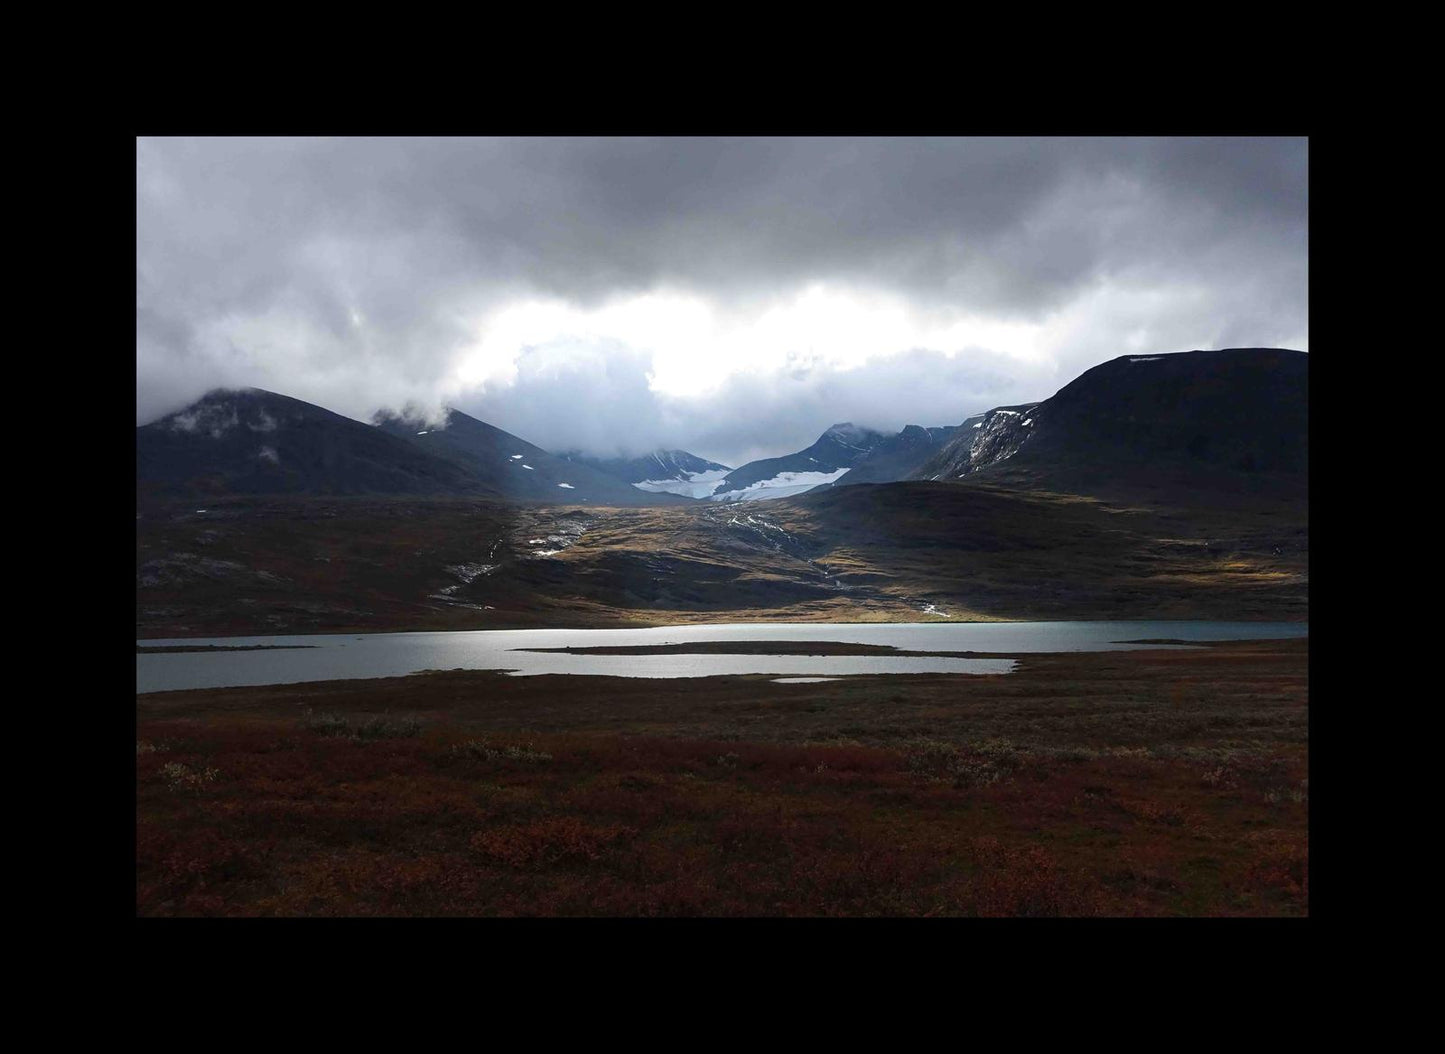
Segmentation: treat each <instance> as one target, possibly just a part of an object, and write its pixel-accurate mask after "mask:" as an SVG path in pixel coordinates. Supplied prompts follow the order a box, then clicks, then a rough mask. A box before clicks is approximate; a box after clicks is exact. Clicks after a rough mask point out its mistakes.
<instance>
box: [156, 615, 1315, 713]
mask: <svg viewBox="0 0 1445 1054" xmlns="http://www.w3.org/2000/svg"><path fill="white" fill-rule="evenodd" d="M1308 635H1309V625H1308V623H1303V622H1170V621H1132V622H1130V621H1120V622H988V623H897V622H891V623H852V624H841V623H797V622H787V623H777V622H774V623H765V622H755V623H734V624H724V625H709V626H667V627H659V628H654V629H522V630H475V631H471V632H460V633H457V632H450V633H436V632H432V633H368V634H309V635H302V636H280V637H210V638H200V639H198V638H194V637H188V638H184V639H167V640H154V639H153V640H138V641H136V644H137V645H139V646H142V647H160V646H166V645H171V646H206V645H211V646H221V647H255V646H257V645H268V646H282V647H285V646H290V647H291V648H293V649H294V650H277V651H270V650H263V651H223V652H209V653H200V652H190V653H186V652H181V653H170V654H156V655H148V654H137V655H136V693H137V694H138V695H139V694H145V693H149V692H166V691H176V690H180V689H189V688H227V687H238V686H241V685H263V684H293V683H298V682H301V681H331V680H355V679H360V678H370V677H399V676H404V675H406V674H412V673H418V672H420V671H423V670H453V669H467V670H502V671H506V672H508V673H511V674H513V675H515V676H535V675H538V674H550V673H567V674H581V675H603V676H610V677H666V678H671V677H713V676H718V675H723V674H768V675H772V676H776V677H786V678H802V677H848V676H856V675H861V674H909V673H913V674H917V673H956V674H972V675H978V674H1001V673H1008V672H1010V671H1011V670H1012V669H1013V668H1014V666H1015V663H1014V661H1013V660H1012V659H1007V658H1004V659H957V658H943V657H924V656H902V655H900V656H888V655H829V656H822V655H807V654H799V655H569V654H559V653H550V654H549V653H540V652H530V651H522V650H519V649H524V648H563V647H574V648H577V647H582V648H586V647H602V646H619V645H649V644H650V645H659V644H682V643H694V642H698V641H796V642H798V644H799V646H800V648H799V650H800V651H806V645H807V644H808V643H809V642H814V641H838V642H842V643H848V644H880V645H887V646H891V647H896V648H900V649H904V650H910V651H975V652H993V653H1003V654H1006V655H1012V654H1025V653H1039V652H1068V651H1119V650H1126V649H1131V648H1171V647H1184V646H1187V645H1176V644H1127V643H1120V642H1124V641H1137V640H1141V639H1161V638H1163V639H1170V640H1180V641H1211V640H1275V639H1283V638H1293V637H1306V636H1308ZM297 645H303V646H304V647H296V646H297Z"/></svg>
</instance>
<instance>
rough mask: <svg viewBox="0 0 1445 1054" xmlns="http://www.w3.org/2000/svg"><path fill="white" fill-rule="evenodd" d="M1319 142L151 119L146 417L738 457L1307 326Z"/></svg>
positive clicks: (140, 404)
mask: <svg viewBox="0 0 1445 1054" xmlns="http://www.w3.org/2000/svg"><path fill="white" fill-rule="evenodd" d="M1307 176H1308V157H1307V144H1306V142H1305V141H1304V140H1302V139H1206V140H1201V139H1123V140H1120V139H993V138H990V139H814V138H800V139H776V138H770V139H143V140H140V141H138V142H137V146H136V422H137V424H143V423H146V422H148V421H151V420H154V419H155V418H156V417H159V416H161V415H162V414H165V413H168V412H170V411H172V410H175V409H179V408H180V407H181V406H183V405H185V404H186V403H188V402H190V401H192V400H194V399H195V398H196V397H198V396H199V395H201V394H203V393H204V392H205V391H207V390H209V389H211V388H214V387H222V386H224V387H245V386H255V387H259V388H267V389H270V390H272V391H276V392H281V393H283V394H286V395H292V396H295V397H297V398H300V399H305V400H307V401H308V402H314V403H318V404H320V405H322V406H325V407H327V408H328V409H331V410H335V411H336V412H338V413H342V414H345V415H347V416H349V417H354V418H356V419H358V420H369V419H370V417H371V415H372V413H373V412H374V411H375V410H377V409H379V408H382V407H389V408H401V407H403V406H405V405H406V404H408V403H410V404H414V405H415V406H417V407H421V408H424V409H425V410H427V411H428V412H431V413H435V412H436V410H437V408H439V407H441V406H443V405H452V406H456V407H457V408H458V409H461V410H463V411H465V412H467V413H470V414H472V415H473V416H476V417H479V418H481V419H482V420H485V421H489V422H491V423H492V424H495V425H497V426H498V427H501V428H505V429H507V430H508V431H511V432H514V433H516V434H518V435H520V436H521V437H523V438H524V439H527V440H529V441H531V442H533V443H536V444H538V445H539V446H542V447H545V448H547V449H549V450H553V451H562V450H567V449H572V448H582V449H586V450H589V451H591V452H594V453H602V454H610V453H616V452H625V453H642V452H645V451H647V450H651V449H653V448H656V447H658V446H665V447H681V448H684V449H688V450H691V451H693V452H694V453H697V454H701V455H703V456H705V457H710V458H713V459H715V460H719V461H723V462H725V463H727V464H729V465H734V466H735V465H739V464H741V463H743V462H744V461H747V460H749V459H751V458H755V457H763V456H771V455H777V454H782V453H786V452H789V451H792V450H796V449H798V448H800V447H802V446H805V445H807V444H808V443H810V442H811V441H812V440H813V439H814V438H816V437H817V435H818V433H820V432H821V431H822V430H823V429H825V428H826V427H827V426H828V425H830V424H832V423H834V422H836V421H843V420H851V421H853V422H855V423H857V424H863V425H870V426H872V427H875V428H880V429H888V430H894V431H896V430H897V429H899V428H901V427H902V426H903V425H905V424H921V425H941V424H957V423H958V422H959V421H961V420H962V419H963V418H964V417H965V416H967V415H968V414H970V413H973V412H977V411H979V410H983V409H987V408H988V407H991V406H998V405H1005V404H1009V403H1016V402H1023V401H1029V400H1035V399H1043V398H1046V397H1048V396H1049V395H1052V394H1053V393H1054V392H1055V391H1057V390H1058V389H1059V388H1060V387H1061V386H1062V385H1064V384H1066V383H1068V382H1069V381H1070V380H1072V379H1073V378H1074V377H1076V376H1077V375H1078V374H1079V373H1081V372H1083V371H1084V370H1085V369H1087V368H1089V367H1090V366H1093V365H1096V364H1098V363H1100V362H1103V361H1105V360H1107V359H1111V358H1113V357H1115V356H1117V355H1123V354H1137V353H1162V352H1174V351H1188V350H1191V349H1194V348H1222V347H1241V346H1270V347H1288V348H1296V349H1300V350H1306V351H1307V350H1308V348H1309V328H1308V307H1309V305H1308V298H1307V278H1308V223H1307V205H1308V195H1307Z"/></svg>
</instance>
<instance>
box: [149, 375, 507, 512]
mask: <svg viewBox="0 0 1445 1054" xmlns="http://www.w3.org/2000/svg"><path fill="white" fill-rule="evenodd" d="M136 492H137V495H138V497H141V498H146V499H154V498H164V497H182V496H185V497H203V496H220V495H227V494H233V495H234V494H310V495H341V494H411V495H438V494H488V493H493V494H495V493H497V492H494V491H490V490H489V489H488V488H487V487H486V486H485V485H483V484H481V483H479V482H478V481H477V480H476V479H474V478H473V477H471V476H470V475H468V474H467V473H466V472H465V471H463V470H461V469H459V468H458V467H457V466H455V465H453V464H450V463H448V462H446V461H443V460H441V459H438V458H435V457H432V456H431V455H429V454H427V453H426V452H424V451H421V450H418V449H417V448H416V447H414V446H412V445H411V444H408V443H405V442H403V441H401V440H400V439H397V438H396V437H395V436H390V435H386V434H385V433H383V432H380V431H378V430H377V429H375V428H372V427H370V426H368V425H364V424H361V423H360V422H359V421H353V420H351V419H350V418H347V417H342V416H341V415H340V414H335V413H332V412H331V411H330V410H326V409H323V408H322V407H319V406H314V405H312V404H311V403H306V402H302V401H301V400H300V399H292V398H290V397H288V396H285V395H278V394H276V393H275V392H268V391H263V390H262V389H260V388H247V389H242V390H237V391H229V390H225V389H217V390H215V391H212V392H210V393H208V394H207V395H206V396H204V397H203V398H201V399H200V400H198V401H197V402H195V403H193V404H192V405H190V406H188V407H187V408H185V409H184V410H180V411H178V412H176V413H173V414H168V415H167V416H165V417H162V418H161V419H160V420H158V421H155V422H152V423H151V424H148V425H144V426H142V427H140V428H137V429H136Z"/></svg>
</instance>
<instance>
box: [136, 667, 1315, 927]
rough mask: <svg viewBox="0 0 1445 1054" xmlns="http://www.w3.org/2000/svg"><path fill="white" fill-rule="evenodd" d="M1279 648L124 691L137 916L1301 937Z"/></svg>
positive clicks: (1298, 766)
mask: <svg viewBox="0 0 1445 1054" xmlns="http://www.w3.org/2000/svg"><path fill="white" fill-rule="evenodd" d="M1307 674H1308V641H1307V640H1297V641H1281V642H1250V643H1224V644H1217V645H1214V646H1211V647H1208V648H1203V649H1198V650H1187V651H1157V652H1143V651H1139V652H1103V653H1080V654H1067V655H1028V656H1022V657H1020V665H1019V669H1018V671H1017V672H1015V673H1013V674H1009V675H1006V676H991V677H961V676H936V675H931V676H916V677H914V676H909V677H904V676H886V677H852V678H847V679H844V680H839V681H833V682H825V683H813V684H790V685H785V684H775V683H772V682H771V680H770V679H768V678H766V677H717V678H704V679H690V680H678V681H655V680H649V681H637V680H627V679H616V678H601V677H530V678H509V677H506V676H503V675H499V674H492V673H477V672H450V673H437V674H426V675H419V676H413V677H405V678H393V679H386V680H375V681H339V682H325V683H313V684H301V685H283V686H272V687H262V688H233V689H211V690H205V691H188V692H168V693H160V694H155V695H146V696H139V697H137V700H136V708H137V733H136V735H137V742H136V768H137V831H136V839H137V841H136V863H137V875H136V894H137V902H136V907H137V913H138V914H139V915H142V916H155V915H281V916H296V915H306V916H313V915H483V916H503V915H548V916H550V915H623V916H649V915H906V916H914V915H919V916H922V915H952V916H990V915H1004V916H1016V915H1049V916H1058V915H1064V916H1100V915H1102V916H1135V915H1151V916H1152V915H1190V916H1201V915H1209V916H1213V915H1266V916H1302V915H1306V914H1308V890H1309V879H1308V872H1309V866H1308V844H1309V825H1308V818H1309V817H1308V814H1309V805H1308V789H1309V781H1308V774H1309V773H1308V760H1309V759H1308V734H1307V726H1308V677H1307Z"/></svg>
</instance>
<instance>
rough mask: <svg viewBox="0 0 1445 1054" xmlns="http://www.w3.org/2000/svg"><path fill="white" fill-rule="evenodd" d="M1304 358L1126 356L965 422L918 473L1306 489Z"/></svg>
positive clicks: (1113, 484) (1153, 486)
mask: <svg viewBox="0 0 1445 1054" xmlns="http://www.w3.org/2000/svg"><path fill="white" fill-rule="evenodd" d="M1308 471H1309V356H1308V355H1307V354H1305V353H1303V352H1298V351H1287V350H1284V349H1279V348H1230V349H1226V350H1222V351H1191V352H1183V353H1180V354H1173V355H1145V356H1140V355H1125V356H1121V357H1119V358H1117V359H1113V360H1111V361H1109V362H1106V363H1103V364H1101V365H1099V366H1096V367H1094V368H1093V369H1091V370H1088V371H1087V372H1085V373H1083V374H1082V375H1080V376H1079V377H1078V378H1077V379H1076V380H1074V381H1072V382H1071V383H1069V384H1068V385H1065V386H1064V387H1063V388H1062V389H1060V390H1059V392H1058V393H1057V394H1055V395H1054V396H1053V397H1051V398H1049V399H1046V400H1044V401H1043V402H1041V403H1037V404H1031V405H1026V406H1018V407H1000V408H998V409H996V410H991V411H989V413H988V414H985V415H982V418H981V419H980V420H972V421H970V422H966V423H965V425H964V427H963V428H962V429H960V433H959V435H958V436H957V437H956V438H954V439H953V440H952V441H951V442H949V443H948V444H947V445H946V446H945V447H944V448H943V449H942V450H941V451H939V453H938V454H937V455H936V456H934V457H933V458H931V459H930V460H929V461H928V462H926V463H925V464H924V465H923V466H921V467H920V468H919V469H918V470H917V471H916V472H915V473H914V474H913V477H912V478H914V479H920V480H924V479H927V480H935V479H936V480H940V481H957V480H959V479H961V478H963V477H968V476H973V475H975V474H977V475H979V476H980V477H982V478H987V479H990V480H993V481H995V482H998V483H1001V484H1009V485H1013V486H1031V487H1052V488H1054V489H1060V490H1070V491H1075V492H1080V493H1095V494H1098V493H1110V494H1123V493H1125V492H1129V493H1134V494H1138V493H1142V492H1146V491H1149V490H1161V491H1165V492H1169V493H1173V492H1175V491H1178V490H1180V489H1181V488H1182V489H1186V490H1187V489H1190V488H1197V489H1202V490H1208V491H1218V492H1225V493H1228V492H1232V491H1236V490H1239V489H1247V490H1248V489H1271V488H1281V487H1282V488H1284V489H1286V490H1291V491H1294V492H1298V493H1303V490H1304V488H1305V487H1306V484H1307V477H1308Z"/></svg>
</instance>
